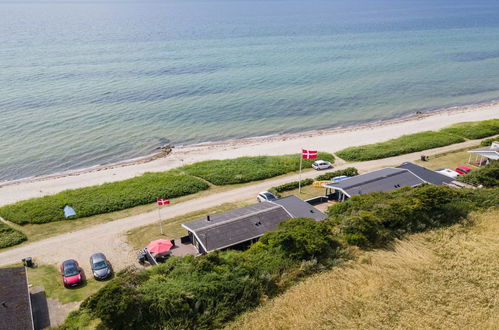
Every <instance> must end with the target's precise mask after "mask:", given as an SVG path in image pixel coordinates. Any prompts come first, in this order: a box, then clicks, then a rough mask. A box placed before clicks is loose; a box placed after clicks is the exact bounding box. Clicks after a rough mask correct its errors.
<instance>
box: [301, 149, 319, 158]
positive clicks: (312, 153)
mask: <svg viewBox="0 0 499 330" xmlns="http://www.w3.org/2000/svg"><path fill="white" fill-rule="evenodd" d="M301 158H303V159H313V158H317V150H305V149H302V150H301Z"/></svg>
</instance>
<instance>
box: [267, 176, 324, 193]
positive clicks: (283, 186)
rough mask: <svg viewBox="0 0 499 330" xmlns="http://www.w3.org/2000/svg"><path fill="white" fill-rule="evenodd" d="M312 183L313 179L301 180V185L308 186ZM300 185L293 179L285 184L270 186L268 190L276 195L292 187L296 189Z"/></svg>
mask: <svg viewBox="0 0 499 330" xmlns="http://www.w3.org/2000/svg"><path fill="white" fill-rule="evenodd" d="M312 183H314V179H304V180H301V186H302V187H305V186H310V185H311V184H312ZM299 185H300V182H299V181H293V182H288V183H285V184H281V185H280V186H276V187H272V188H270V189H269V192H271V193H273V194H274V195H276V196H278V195H279V193H281V192H283V191H290V190H294V189H298V187H299Z"/></svg>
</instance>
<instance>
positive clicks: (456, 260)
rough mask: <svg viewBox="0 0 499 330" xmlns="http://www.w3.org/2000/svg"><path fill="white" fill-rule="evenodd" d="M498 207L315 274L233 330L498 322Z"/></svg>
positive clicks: (490, 324)
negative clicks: (461, 222) (466, 220)
mask: <svg viewBox="0 0 499 330" xmlns="http://www.w3.org/2000/svg"><path fill="white" fill-rule="evenodd" d="M498 273H499V211H498V210H497V209H496V210H492V211H488V212H486V213H482V214H473V215H472V216H471V221H468V222H467V223H464V224H457V225H454V226H451V227H448V228H441V229H437V230H433V231H430V232H425V233H421V234H415V235H411V236H410V237H409V238H408V239H406V240H403V241H397V242H396V243H395V244H394V245H393V247H392V249H390V250H377V251H372V252H364V253H362V254H361V255H360V256H359V257H358V258H357V260H355V261H352V262H349V263H346V264H344V265H343V266H340V267H336V268H334V269H332V270H330V271H327V272H324V273H322V274H319V275H316V276H313V277H311V278H308V279H307V280H305V281H304V282H302V283H300V284H298V285H296V286H295V287H294V288H292V289H291V290H289V291H288V292H286V293H284V294H283V295H282V296H280V297H278V298H276V299H274V300H272V301H269V302H268V303H267V304H265V305H263V306H261V307H259V308H257V309H256V310H254V311H252V312H249V313H246V314H244V315H243V316H242V317H240V318H239V320H238V321H236V322H234V323H233V324H231V325H229V326H228V329H401V328H403V329H416V328H417V329H421V328H424V329H429V328H438V329H493V328H495V329H497V324H499V301H498V300H497V292H498V290H499V280H498V278H497V274H498Z"/></svg>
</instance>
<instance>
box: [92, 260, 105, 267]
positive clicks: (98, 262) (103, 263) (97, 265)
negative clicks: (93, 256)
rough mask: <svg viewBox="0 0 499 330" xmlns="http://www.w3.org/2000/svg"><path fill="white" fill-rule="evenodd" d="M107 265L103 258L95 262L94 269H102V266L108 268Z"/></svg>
mask: <svg viewBox="0 0 499 330" xmlns="http://www.w3.org/2000/svg"><path fill="white" fill-rule="evenodd" d="M106 267H107V264H106V262H105V261H104V260H101V261H97V262H96V263H95V264H94V269H102V268H106Z"/></svg>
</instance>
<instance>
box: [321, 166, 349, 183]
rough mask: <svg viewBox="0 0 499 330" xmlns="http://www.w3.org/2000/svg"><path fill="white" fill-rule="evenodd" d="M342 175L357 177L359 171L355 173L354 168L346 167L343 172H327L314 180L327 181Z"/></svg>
mask: <svg viewBox="0 0 499 330" xmlns="http://www.w3.org/2000/svg"><path fill="white" fill-rule="evenodd" d="M342 175H346V176H356V175H359V171H357V169H356V168H355V167H347V168H345V169H343V170H338V171H333V172H327V173H324V174H321V175H319V176H318V177H316V178H315V180H317V181H328V180H331V179H332V178H334V177H337V176H342Z"/></svg>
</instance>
